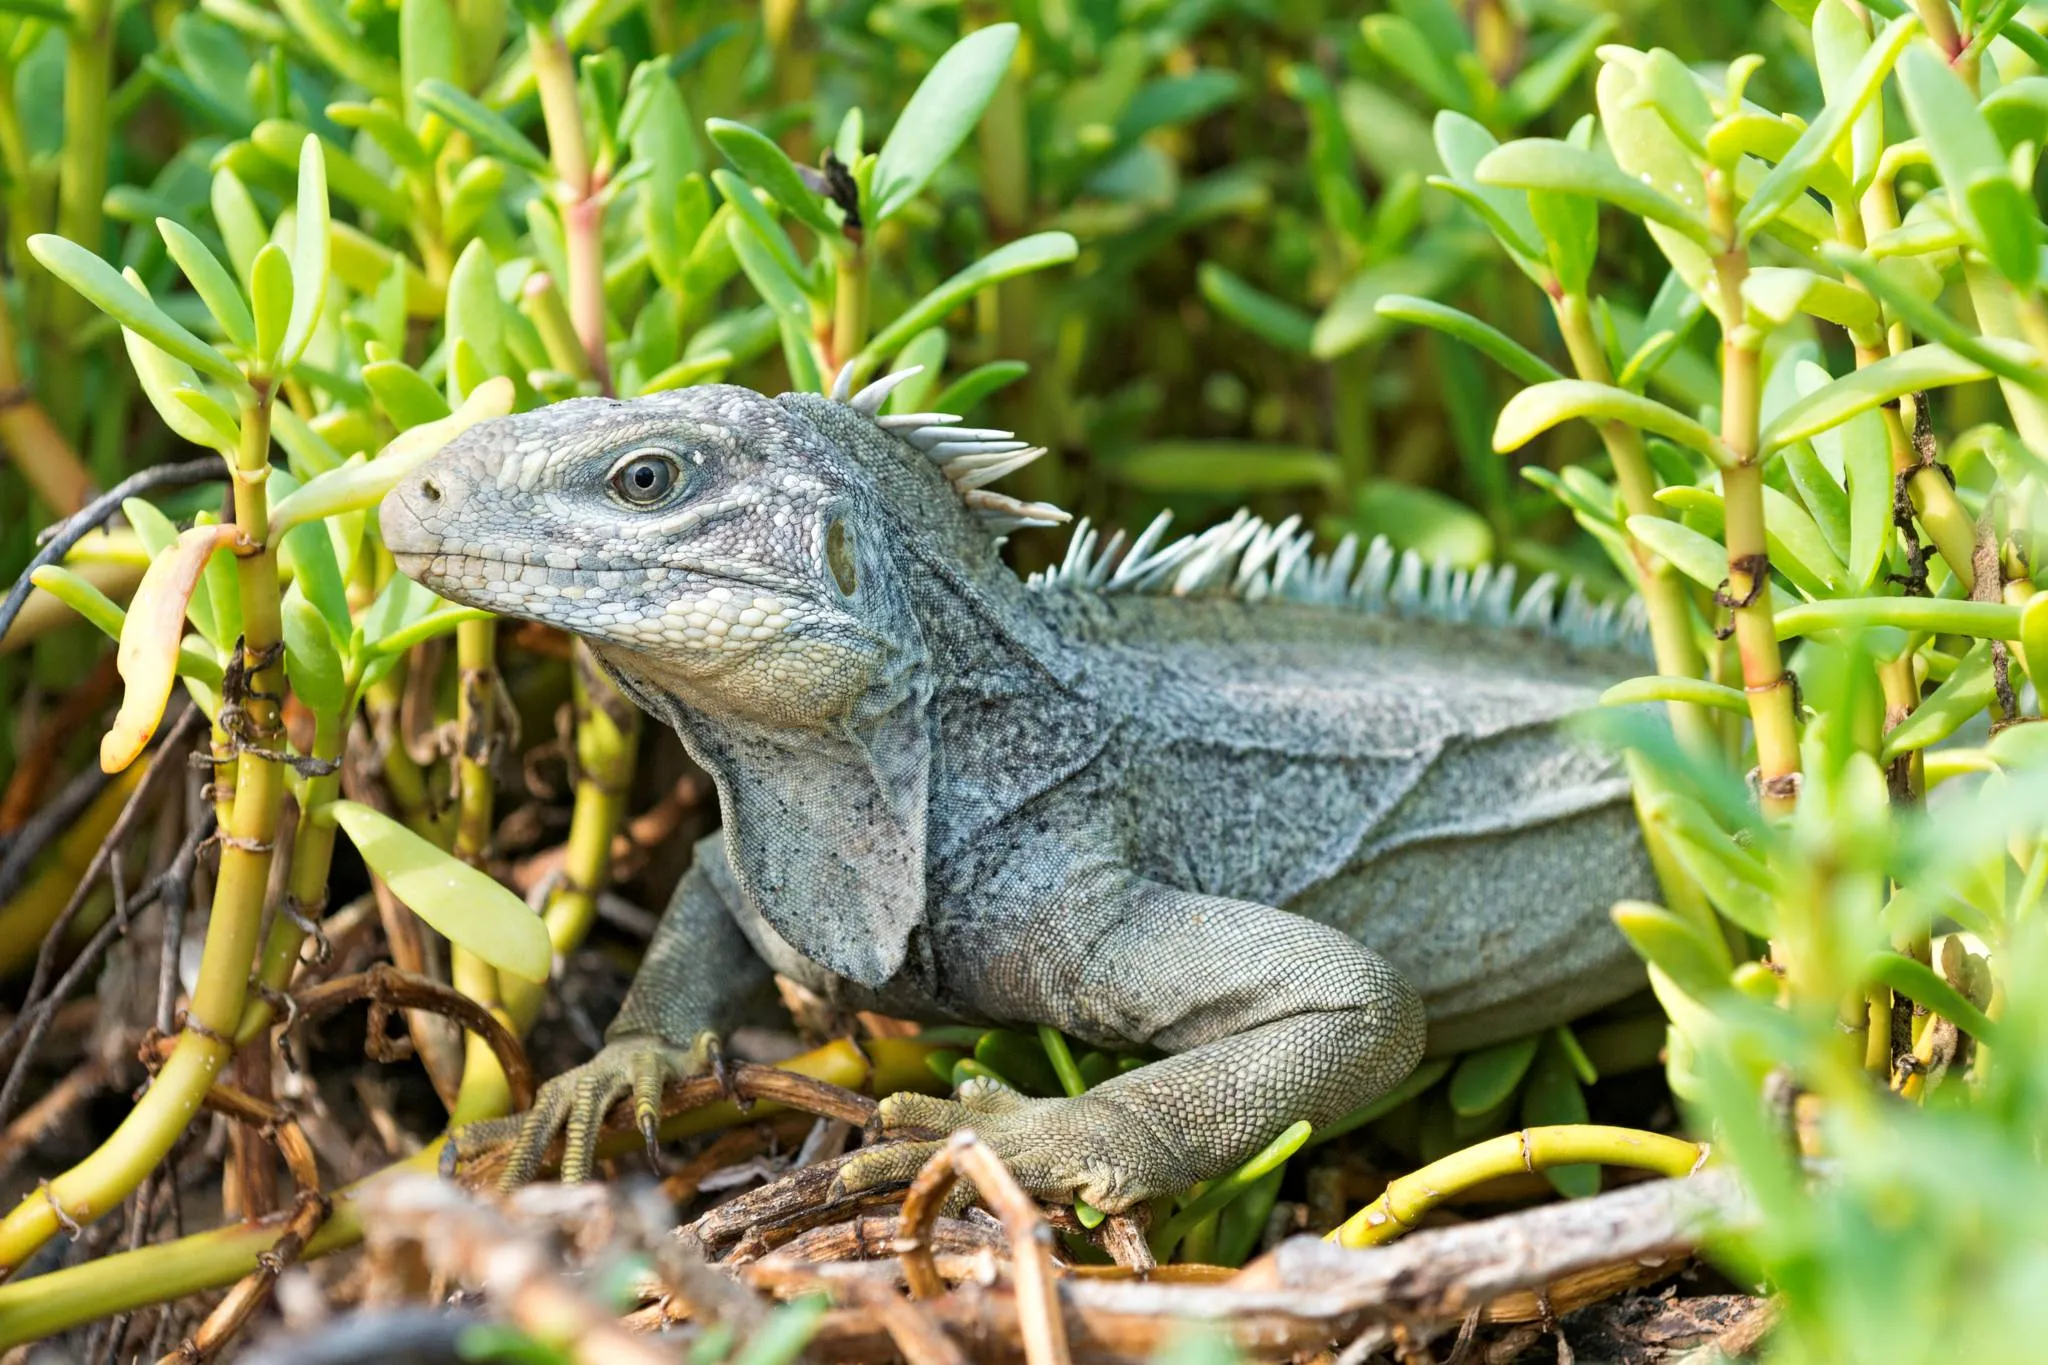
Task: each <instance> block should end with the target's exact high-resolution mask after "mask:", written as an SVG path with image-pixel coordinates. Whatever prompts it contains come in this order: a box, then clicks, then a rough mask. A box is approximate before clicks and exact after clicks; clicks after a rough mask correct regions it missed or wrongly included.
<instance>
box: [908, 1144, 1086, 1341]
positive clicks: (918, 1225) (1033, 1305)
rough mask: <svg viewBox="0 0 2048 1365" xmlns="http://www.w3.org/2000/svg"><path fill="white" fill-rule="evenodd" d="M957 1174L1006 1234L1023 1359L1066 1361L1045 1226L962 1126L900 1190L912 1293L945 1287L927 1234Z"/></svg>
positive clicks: (998, 1162) (998, 1161)
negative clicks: (906, 1187)
mask: <svg viewBox="0 0 2048 1365" xmlns="http://www.w3.org/2000/svg"><path fill="white" fill-rule="evenodd" d="M962 1178H965V1179H967V1180H969V1181H971V1182H972V1183H973V1185H974V1188H975V1189H976V1191H978V1192H979V1193H980V1195H981V1198H982V1202H983V1203H985V1204H987V1205H988V1206H989V1209H990V1210H991V1211H992V1212H993V1213H994V1214H995V1215H996V1217H997V1218H999V1219H1000V1220H1002V1224H1003V1230H1004V1231H1005V1232H1007V1233H1008V1234H1009V1238H1010V1251H1011V1256H1012V1258H1013V1259H1012V1261H1011V1274H1012V1276H1013V1278H1014V1280H1015V1282H1016V1288H1017V1318H1018V1328H1019V1330H1020V1332H1021V1333H1022V1334H1023V1340H1024V1358H1025V1360H1026V1361H1027V1362H1028V1363H1029V1365H1071V1362H1072V1360H1073V1356H1072V1355H1071V1353H1070V1352H1069V1351H1068V1349H1067V1330H1066V1321H1065V1319H1064V1318H1063V1316H1062V1315H1061V1311H1060V1301H1059V1291H1058V1288H1057V1287H1056V1285H1055V1283H1054V1278H1053V1275H1054V1271H1053V1260H1052V1229H1051V1228H1049V1227H1047V1226H1046V1222H1045V1219H1044V1217H1043V1216H1041V1215H1040V1213H1039V1211H1038V1205H1037V1204H1036V1203H1034V1202H1033V1201H1032V1199H1031V1196H1030V1195H1028V1194H1026V1193H1024V1190H1023V1187H1022V1186H1020V1185H1018V1183H1017V1179H1016V1177H1015V1176H1013V1175H1011V1174H1010V1171H1009V1168H1008V1167H1006V1166H1004V1165H1003V1161H1002V1158H1001V1157H999V1156H997V1155H996V1154H995V1152H994V1150H993V1149H991V1148H990V1147H989V1146H988V1144H987V1143H985V1142H983V1141H982V1140H981V1139H980V1138H978V1137H976V1136H975V1135H974V1134H973V1133H971V1132H968V1131H966V1130H962V1131H960V1132H957V1133H955V1134H953V1136H952V1137H951V1138H950V1139H949V1140H948V1141H947V1142H946V1145H945V1146H943V1147H941V1148H940V1149H939V1150H938V1151H937V1152H936V1153H934V1154H933V1156H932V1159H931V1160H930V1161H927V1162H926V1163H925V1164H924V1169H923V1170H920V1171H919V1172H918V1173H917V1178H916V1179H914V1180H912V1181H911V1182H910V1189H909V1190H908V1191H906V1192H905V1194H904V1196H903V1223H902V1232H901V1234H900V1236H901V1241H902V1257H903V1274H904V1277H905V1278H906V1279H907V1280H908V1281H909V1282H910V1294H911V1297H912V1298H916V1299H934V1298H937V1297H939V1295H940V1294H942V1293H944V1292H945V1285H944V1283H943V1282H942V1281H941V1280H940V1279H939V1271H938V1267H937V1266H936V1265H934V1264H933V1263H932V1258H931V1250H930V1245H929V1239H930V1236H931V1228H932V1223H933V1222H934V1221H935V1220H936V1219H937V1218H938V1215H939V1208H940V1206H941V1205H942V1204H944V1203H945V1200H946V1196H947V1195H948V1194H949V1193H951V1192H952V1189H953V1186H954V1184H955V1183H956V1182H957V1181H959V1180H961V1179H962Z"/></svg>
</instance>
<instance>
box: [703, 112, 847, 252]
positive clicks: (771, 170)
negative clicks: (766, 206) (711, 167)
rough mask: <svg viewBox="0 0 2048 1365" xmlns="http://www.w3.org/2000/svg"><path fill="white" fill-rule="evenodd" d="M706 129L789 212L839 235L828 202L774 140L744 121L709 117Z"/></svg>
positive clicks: (830, 234)
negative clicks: (827, 208) (812, 187)
mask: <svg viewBox="0 0 2048 1365" xmlns="http://www.w3.org/2000/svg"><path fill="white" fill-rule="evenodd" d="M704 131H705V133H706V134H707V135H708V136H709V137H710V138H711V142H712V145H713V146H715V147H717V148H718V150H719V151H720V152H723V153H724V154H725V159H726V160H727V161H730V162H731V163H732V164H733V168H734V169H735V170H737V171H738V172H739V173H740V174H741V175H743V176H745V177H746V178H747V179H748V180H750V181H752V182H753V183H754V185H756V186H757V187H758V188H760V189H762V190H764V191H766V192H767V194H768V197H769V198H771V199H773V200H774V201H775V202H776V203H778V204H780V205H781V206H782V207H783V210H784V211H785V212H787V213H789V214H791V215H792V216H793V217H795V219H796V220H797V221H798V222H800V223H802V224H803V225H804V226H805V227H807V228H809V229H810V230H811V231H813V232H815V233H817V234H818V235H819V236H821V237H825V238H829V239H832V240H837V239H838V238H839V236H840V230H839V224H837V223H835V222H833V221H832V215H831V214H830V213H828V212H826V210H825V201H824V200H823V199H820V198H819V197H818V196H817V194H816V193H815V192H813V191H812V189H811V187H810V186H808V185H806V184H804V178H803V176H802V175H801V174H799V173H798V171H797V168H796V163H795V162H794V161H791V160H790V159H789V153H787V152H785V151H783V150H782V148H780V147H778V146H776V145H775V141H774V139H772V138H770V137H769V136H768V135H767V134H765V133H762V132H759V131H757V130H755V129H753V128H749V127H748V126H747V125H746V124H744V123H734V122H732V121H731V120H730V119H722V118H715V119H709V120H707V121H706V122H705V124H704Z"/></svg>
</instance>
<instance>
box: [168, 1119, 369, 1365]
mask: <svg viewBox="0 0 2048 1365" xmlns="http://www.w3.org/2000/svg"><path fill="white" fill-rule="evenodd" d="M216 1089H218V1087H216ZM243 1098H244V1099H248V1100H250V1102H251V1103H260V1101H255V1100H253V1099H251V1097H249V1096H243ZM207 1101H208V1102H207V1107H208V1108H213V1107H214V1106H213V1097H212V1096H211V1095H209V1096H208V1097H207ZM237 1117H240V1115H237ZM300 1141H301V1142H302V1143H303V1142H304V1141H305V1139H304V1138H300ZM306 1155H307V1159H308V1160H310V1159H311V1157H312V1153H311V1152H310V1151H308V1152H307V1154H306ZM296 1174H297V1173H296V1172H294V1175H296ZM330 1212H332V1206H331V1205H330V1204H329V1203H328V1201H327V1199H326V1197H325V1196H324V1195H322V1194H320V1192H319V1191H318V1190H317V1189H312V1190H304V1189H302V1190H301V1191H300V1194H299V1206H298V1208H297V1209H295V1210H294V1211H293V1213H292V1216H291V1221H290V1222H289V1223H287V1224H286V1225H285V1230H284V1235H283V1236H281V1237H279V1238H278V1239H277V1241H276V1243H275V1244H273V1245H272V1247H271V1248H270V1250H269V1251H268V1252H267V1253H265V1254H264V1255H263V1256H262V1257H260V1258H259V1259H258V1264H257V1266H256V1269H254V1270H252V1271H251V1272H249V1273H248V1274H247V1275H244V1276H243V1277H242V1278H241V1279H240V1280H238V1281H237V1282H236V1283H235V1287H234V1288H232V1289H230V1290H228V1292H227V1297H225V1298H223V1299H222V1300H221V1301H220V1303H219V1304H217V1305H215V1307H214V1310H213V1311H212V1312H211V1313H208V1314H207V1315H206V1320H205V1321H204V1322H202V1323H200V1324H199V1327H198V1330H196V1331H194V1332H193V1333H192V1335H191V1336H189V1337H186V1338H185V1339H184V1340H183V1341H181V1342H179V1343H178V1345H177V1348H176V1349H174V1350H173V1351H171V1352H170V1353H169V1354H168V1355H166V1356H164V1357H163V1358H162V1359H161V1360H159V1361H158V1362H157V1365H200V1362H203V1361H208V1360H211V1359H213V1358H214V1356H216V1355H218V1354H219V1353H220V1351H221V1348H222V1347H224V1346H226V1345H227V1344H228V1342H229V1341H231V1340H233V1338H234V1335H235V1333H237V1332H239V1331H241V1330H242V1327H243V1325H244V1324H246V1323H247V1322H248V1321H249V1319H250V1318H251V1317H252V1316H254V1315H255V1313H256V1310H257V1309H259V1308H261V1307H262V1306H263V1304H264V1301H265V1300H267V1299H268V1298H269V1297H270V1291H271V1290H272V1288H274V1287H275V1286H276V1284H277V1278H278V1276H280V1275H282V1274H283V1273H284V1272H285V1270H286V1268H287V1267H289V1266H291V1265H292V1264H293V1263H294V1262H296V1261H297V1260H298V1259H299V1253H300V1252H302V1251H304V1250H305V1248H306V1243H307V1241H308V1240H310V1239H311V1238H312V1236H313V1234H314V1233H316V1232H318V1231H319V1230H320V1225H321V1224H322V1223H324V1222H326V1221H327V1215H328V1214H329V1213H330Z"/></svg>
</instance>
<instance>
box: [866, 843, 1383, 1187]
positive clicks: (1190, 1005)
mask: <svg viewBox="0 0 2048 1365" xmlns="http://www.w3.org/2000/svg"><path fill="white" fill-rule="evenodd" d="M1041 878H1044V879H1047V880H1050V881H1051V882H1053V883H1056V884H1057V885H1059V886H1060V887H1061V888H1062V889H1061V891H1060V892H1059V893H1057V894H1055V895H1052V896H1049V897H1046V898H1044V899H1032V898H1028V897H1027V898H1025V899H1023V900H1022V901H1019V900H1018V898H1017V896H1016V894H1015V893H1012V894H1010V895H1007V896H1006V895H1005V888H1006V887H1014V886H1016V885H1017V884H1018V883H1019V882H1024V883H1029V882H1031V881H1037V880H1040V879H1041ZM988 889H989V891H990V892H991V893H992V894H991V895H989V896H987V897H985V898H982V899H979V900H978V901H977V904H976V907H975V909H974V911H973V913H972V916H971V918H963V919H962V920H961V921H960V922H959V923H957V924H953V925H951V926H946V927H942V928H941V930H940V932H939V933H938V934H937V935H936V939H937V947H938V950H939V954H940V957H939V965H940V968H941V971H942V974H943V976H944V980H945V983H946V987H947V990H948V992H949V993H951V992H959V993H960V994H961V995H963V996H964V997H965V998H967V999H971V1000H973V1001H976V1002H977V1003H978V1004H979V1006H980V1008H981V1010H982V1011H983V1012H984V1013H985V1014H988V1015H992V1016H994V1017H997V1018H1000V1019H1004V1020H1008V1021H1014V1022H1018V1023H1025V1024H1050V1025H1053V1026H1055V1027H1057V1028H1059V1029H1061V1030H1062V1031H1064V1032H1066V1033H1069V1034H1072V1035H1073V1036H1075V1037H1077V1038H1080V1039H1083V1040H1085V1041H1087V1042H1090V1043H1093V1044H1096V1045H1098V1046H1103V1047H1111V1048H1116V1047H1124V1048H1129V1047H1134V1046H1135V1047H1151V1048H1157V1049H1160V1050H1162V1051H1165V1052H1167V1053H1170V1054H1172V1055H1171V1056H1169V1057H1167V1058H1166V1059H1164V1060H1162V1061H1157V1062H1153V1063H1151V1064H1149V1065H1147V1066H1142V1067H1139V1068H1137V1069H1136V1070H1134V1071H1130V1072H1127V1073H1125V1074H1123V1075H1120V1076H1117V1077H1115V1078H1114V1079H1111V1080H1109V1081H1105V1082H1104V1083H1102V1084H1101V1085H1098V1086H1096V1087H1095V1088H1094V1089H1092V1090H1090V1091H1088V1092H1087V1093H1086V1094H1083V1095H1080V1096H1077V1097H1074V1098H1065V1099H1027V1098H1024V1097H1022V1096H1018V1095H1016V1094H1014V1093H1012V1092H1008V1091H1003V1090H1001V1089H1000V1088H999V1087H982V1088H977V1089H976V1090H974V1091H971V1092H968V1093H966V1094H964V1095H963V1097H962V1098H961V1099H959V1100H942V1099H932V1098H929V1097H926V1096H921V1095H909V1094H904V1095H895V1096H891V1097H890V1098H889V1099H888V1100H887V1101H885V1102H884V1104H883V1107H882V1122H883V1125H884V1127H885V1128H924V1129H936V1130H939V1131H941V1132H950V1131H953V1130H956V1129H959V1128H962V1127H971V1128H972V1129H973V1130H974V1131H975V1133H976V1134H978V1135H979V1136H980V1137H982V1138H983V1139H984V1140H986V1141H988V1142H989V1143H990V1144H991V1145H993V1147H994V1148H995V1150H996V1152H997V1153H998V1154H999V1155H1000V1156H1002V1157H1003V1158H1004V1160H1005V1161H1006V1162H1007V1163H1008V1164H1009V1165H1010V1167H1011V1169H1012V1171H1013V1172H1014V1173H1015V1174H1016V1176H1017V1178H1018V1180H1019V1182H1020V1183H1022V1184H1023V1185H1024V1186H1025V1188H1027V1189H1029V1190H1030V1191H1032V1192H1033V1193H1034V1194H1039V1195H1045V1196H1053V1197H1059V1198H1071V1197H1073V1196H1074V1195H1076V1194H1078V1195H1080V1196H1081V1197H1082V1198H1084V1199H1086V1200H1087V1201H1088V1202H1089V1203H1090V1204H1093V1205H1094V1206H1095V1207H1097V1208H1099V1209H1103V1210H1106V1211H1109V1212H1116V1211H1118V1210H1122V1209H1125V1208H1128V1207H1130V1206H1131V1205H1133V1204H1136V1203H1138V1202H1141V1201H1143V1200H1146V1199H1150V1198H1152V1197H1154V1196H1157V1195H1160V1194H1167V1193H1173V1192H1176V1191H1179V1190H1183V1189H1186V1188H1187V1187H1188V1186H1190V1185H1192V1184H1194V1183H1195V1182H1196V1181H1199V1180H1208V1179H1213V1178H1215V1177H1216V1176H1219V1175H1222V1174H1224V1173H1226V1172H1227V1171H1229V1170H1231V1169H1232V1168H1233V1167H1235V1166H1237V1165H1238V1164H1240V1163H1242V1162H1243V1161H1244V1160H1245V1159H1246V1158H1248V1157H1250V1156H1252V1155H1253V1154H1254V1153H1256V1152H1257V1151H1258V1150H1259V1149H1260V1148H1261V1147H1262V1146H1264V1145H1265V1144H1266V1143H1267V1142H1270V1141H1271V1140H1272V1139H1273V1138H1274V1137H1276V1136H1278V1135H1279V1133H1280V1132H1281V1131H1282V1130H1283V1129H1284V1128H1286V1127H1287V1126H1288V1125H1289V1124H1290V1123H1293V1122H1295V1121H1297V1120H1300V1119H1306V1120H1308V1121H1309V1122H1310V1123H1314V1124H1319V1125H1320V1124H1324V1123H1328V1122H1330V1121H1331V1120H1333V1119H1335V1118H1337V1117H1339V1116H1341V1115H1342V1114H1345V1113H1347V1112H1349V1111H1350V1110H1351V1109H1353V1108H1355V1107H1357V1106H1358V1105H1360V1104H1363V1103H1364V1102H1366V1101H1367V1100H1369V1099H1371V1098H1373V1097H1374V1096H1375V1095H1378V1094H1380V1093H1382V1092H1383V1091H1385V1090H1387V1089H1389V1088H1390V1087H1392V1086H1393V1085H1394V1084H1395V1083H1397V1082H1398V1081H1400V1080H1401V1078H1402V1077H1404V1076H1405V1075H1407V1074H1408V1072H1409V1071H1410V1070H1411V1069H1412V1068H1413V1067H1414V1066H1415V1063H1416V1062H1417V1061H1418V1060H1419V1059H1420V1057H1421V1056H1422V1046H1423V1010H1422V1001H1421V997H1420V996H1418V995H1417V994H1416V992H1415V991H1414V989H1413V988H1412V987H1411V986H1409V984H1408V983H1407V982H1406V981H1405V980H1403V979H1402V978H1401V977H1400V975H1399V974H1397V973H1396V972H1395V971H1394V969H1393V968H1392V967H1391V966H1390V965H1389V964H1388V963H1387V961H1386V960H1385V959H1384V958H1382V957H1380V956H1379V955H1378V954H1377V953H1375V952H1373V951H1372V950H1371V949H1369V948H1365V947H1363V946H1361V945H1359V944H1358V943H1356V942H1354V941H1352V940H1351V939H1349V938H1347V937H1345V936H1344V935H1343V934H1340V933H1338V932H1337V931H1336V930H1333V929H1330V928H1328V927H1326V926H1324V925H1320V924H1316V923H1313V922H1312V921H1309V920H1306V919H1302V918H1301V917H1299V916H1297V915H1291V914H1288V913H1287V912H1285V911H1282V910H1276V909H1273V908H1271V907H1269V906H1264V905H1255V904H1251V903H1249V902H1245V901H1237V900H1228V899H1223V898H1220V897H1216V896H1205V895H1199V894H1196V893H1193V892H1188V891H1181V890H1177V889H1175V888H1172V887H1167V886H1161V885H1158V884H1157V883H1154V882H1149V881H1146V880H1144V879H1143V878H1140V877H1138V876H1136V875H1134V874H1132V873H1130V872H1128V871H1125V870H1123V869H1121V868H1119V867H1115V866H1112V865H1097V866H1094V867H1089V866H1087V865H1086V860H1082V859H1073V858H1064V857H1060V856H1057V855H1055V856H1053V857H1051V858H1038V857H1031V858H1026V859H1024V860H1022V866H1021V868H1020V867H1019V866H1018V864H1015V863H1013V864H1012V865H1011V866H1010V867H1009V868H1007V869H1006V870H1005V872H1004V874H1002V875H999V876H997V877H995V878H992V879H991V880H990V881H989V883H988ZM934 1146H935V1144H932V1143H920V1142H913V1143H903V1144H896V1145H893V1146H888V1147H881V1148H877V1149H876V1150H875V1151H873V1152H872V1153H869V1154H865V1155H862V1156H860V1157H857V1158H855V1160H854V1161H852V1162H851V1163H849V1164H848V1165H847V1166H846V1167H845V1168H844V1170H843V1172H842V1175H841V1180H842V1182H843V1183H844V1185H845V1186H846V1187H848V1188H850V1189H858V1188H866V1187H871V1186H877V1185H883V1184H888V1183H892V1182H896V1181H901V1180H905V1179H908V1178H909V1176H910V1175H911V1174H913V1173H914V1172H915V1171H916V1169H917V1168H918V1167H919V1166H920V1165H921V1164H922V1163H923V1162H924V1161H925V1160H926V1159H927V1158H928V1157H929V1156H930V1155H931V1152H932V1150H933V1148H934Z"/></svg>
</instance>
